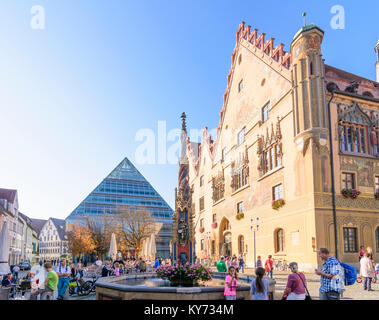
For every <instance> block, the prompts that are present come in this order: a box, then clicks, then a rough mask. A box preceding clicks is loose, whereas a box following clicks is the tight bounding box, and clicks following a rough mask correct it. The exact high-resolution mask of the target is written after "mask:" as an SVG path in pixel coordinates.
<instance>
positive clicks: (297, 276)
mask: <svg viewBox="0 0 379 320" xmlns="http://www.w3.org/2000/svg"><path fill="white" fill-rule="evenodd" d="M318 255H319V257H320V259H321V260H322V261H323V265H322V269H321V270H315V274H316V275H318V276H320V284H321V285H320V289H319V299H320V300H339V299H340V298H341V296H342V293H343V292H344V290H345V289H344V284H345V279H344V277H345V276H346V270H344V268H346V265H345V264H343V263H341V262H340V261H338V260H337V259H336V258H335V257H333V256H332V255H330V253H329V251H328V249H326V248H321V249H319V251H318ZM197 260H198V259H197ZM197 260H196V261H197ZM197 262H198V261H197ZM198 263H199V262H198ZM359 263H360V270H359V276H358V279H357V281H358V282H362V283H363V289H364V290H367V291H373V290H372V288H371V284H372V283H373V282H376V279H377V274H378V271H379V263H377V264H375V263H374V260H373V252H372V248H371V247H368V248H366V249H364V247H363V246H362V247H361V248H360V251H359ZM42 265H43V262H42V261H40V267H41V268H44V270H45V271H46V279H45V281H44V283H43V284H41V283H38V279H37V277H36V274H35V273H34V272H28V273H27V275H26V276H25V277H24V279H23V280H28V281H30V288H31V299H32V300H34V299H37V296H38V295H42V294H47V295H49V296H51V297H52V296H53V294H54V292H55V291H57V296H58V297H57V300H62V299H63V298H64V296H65V294H66V291H67V288H68V286H69V281H70V279H74V278H81V279H82V278H83V277H84V270H86V268H85V267H84V266H83V264H82V263H81V262H78V263H76V264H71V265H70V266H69V265H68V264H67V261H66V259H62V260H61V261H59V264H58V265H57V266H55V267H54V266H53V264H52V263H51V262H46V263H44V265H43V267H42ZM161 265H171V260H170V259H161V258H159V257H157V258H156V259H155V260H150V259H147V260H145V259H143V258H142V257H141V258H139V259H136V258H126V257H124V258H122V257H120V256H118V257H117V258H116V259H115V260H107V261H104V262H102V261H101V260H100V259H97V261H96V262H95V263H94V267H95V269H94V271H95V272H98V273H99V275H101V277H108V276H116V277H118V276H121V275H125V274H129V273H134V272H139V273H144V272H153V271H155V270H156V269H157V268H158V267H159V266H161ZM216 268H217V271H218V272H222V273H227V275H226V278H225V289H224V295H225V299H226V300H236V297H237V289H238V288H239V287H240V286H241V283H240V282H239V278H238V274H239V273H244V272H245V261H244V258H243V256H242V255H240V256H239V257H237V256H222V257H221V258H220V261H218V262H217V264H216ZM352 269H353V270H355V269H354V268H352ZM273 270H274V262H273V259H272V256H271V255H269V256H268V257H267V259H266V261H265V263H264V264H263V262H262V259H261V256H258V257H257V261H256V268H255V276H256V277H255V278H254V280H253V281H252V282H251V284H250V292H251V294H252V299H253V300H267V299H268V298H269V279H272V278H273ZM289 270H290V274H289V275H288V279H287V284H286V287H285V289H284V293H283V297H282V300H310V299H311V296H310V294H309V292H308V289H307V279H306V276H305V275H304V273H302V272H300V271H299V267H298V264H297V263H296V262H291V263H290V264H289ZM18 275H19V268H16V267H15V268H13V270H12V273H8V274H7V275H5V276H4V277H3V279H2V282H1V285H2V286H3V287H7V286H11V285H13V284H15V283H18V282H19V281H20V280H21V279H19V277H18Z"/></svg>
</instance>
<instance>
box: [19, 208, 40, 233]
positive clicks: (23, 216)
mask: <svg viewBox="0 0 379 320" xmlns="http://www.w3.org/2000/svg"><path fill="white" fill-rule="evenodd" d="M18 214H19V216H21V218H22V219H24V220H25V221H26V224H27V225H28V226H31V227H32V228H33V226H32V219H30V218H29V217H28V216H26V215H25V214H23V213H22V212H20V211H19V212H18ZM36 231H37V230H36Z"/></svg>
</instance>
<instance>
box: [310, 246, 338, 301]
mask: <svg viewBox="0 0 379 320" xmlns="http://www.w3.org/2000/svg"><path fill="white" fill-rule="evenodd" d="M318 255H319V257H320V258H321V259H322V260H323V261H325V262H324V264H323V267H322V271H319V270H317V269H316V270H315V271H316V274H317V275H319V276H321V287H320V300H339V299H340V297H341V293H342V292H343V291H344V273H345V272H344V270H343V268H342V266H341V264H340V263H339V261H338V260H337V259H336V258H334V257H332V256H331V255H330V254H329V250H328V249H325V248H321V249H320V250H319V252H318Z"/></svg>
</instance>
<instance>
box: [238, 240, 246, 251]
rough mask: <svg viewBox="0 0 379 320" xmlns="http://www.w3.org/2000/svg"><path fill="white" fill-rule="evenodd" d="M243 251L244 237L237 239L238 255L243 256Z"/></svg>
mask: <svg viewBox="0 0 379 320" xmlns="http://www.w3.org/2000/svg"><path fill="white" fill-rule="evenodd" d="M244 249H245V238H244V236H239V237H238V253H240V254H243V253H244Z"/></svg>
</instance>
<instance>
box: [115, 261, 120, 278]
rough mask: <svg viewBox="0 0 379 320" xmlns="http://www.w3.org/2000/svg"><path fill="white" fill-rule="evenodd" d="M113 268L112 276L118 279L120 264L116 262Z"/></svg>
mask: <svg viewBox="0 0 379 320" xmlns="http://www.w3.org/2000/svg"><path fill="white" fill-rule="evenodd" d="M114 266H115V268H114V275H115V276H116V277H119V276H120V264H119V263H118V262H116V263H115V265H114Z"/></svg>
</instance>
